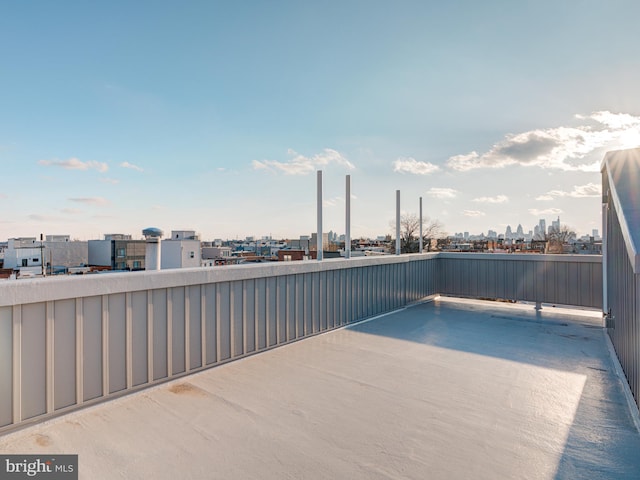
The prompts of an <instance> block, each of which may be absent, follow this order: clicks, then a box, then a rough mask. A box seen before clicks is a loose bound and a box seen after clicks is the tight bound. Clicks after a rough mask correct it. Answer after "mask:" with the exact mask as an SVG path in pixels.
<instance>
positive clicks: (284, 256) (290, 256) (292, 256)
mask: <svg viewBox="0 0 640 480" xmlns="http://www.w3.org/2000/svg"><path fill="white" fill-rule="evenodd" d="M316 258H318V252H317V251H315V250H312V251H310V252H309V253H308V254H307V253H306V252H305V251H304V250H288V249H285V250H280V251H278V261H279V262H295V261H300V260H310V259H316Z"/></svg>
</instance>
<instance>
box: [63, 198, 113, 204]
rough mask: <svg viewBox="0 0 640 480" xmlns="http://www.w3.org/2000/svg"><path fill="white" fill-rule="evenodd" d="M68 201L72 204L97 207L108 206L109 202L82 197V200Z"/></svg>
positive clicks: (73, 199) (102, 199)
mask: <svg viewBox="0 0 640 480" xmlns="http://www.w3.org/2000/svg"><path fill="white" fill-rule="evenodd" d="M69 200H71V201H72V202H76V203H84V204H86V205H98V206H103V205H108V204H109V201H108V200H107V199H105V198H102V197H82V198H70V199H69Z"/></svg>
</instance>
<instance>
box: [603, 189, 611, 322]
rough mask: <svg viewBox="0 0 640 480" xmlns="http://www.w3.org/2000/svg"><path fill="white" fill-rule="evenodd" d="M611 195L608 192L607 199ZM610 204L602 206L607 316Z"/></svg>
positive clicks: (606, 307) (605, 310)
mask: <svg viewBox="0 0 640 480" xmlns="http://www.w3.org/2000/svg"><path fill="white" fill-rule="evenodd" d="M609 195H610V193H609V192H607V197H608V196H609ZM608 223H609V203H608V201H607V203H603V204H602V311H603V312H604V313H605V314H606V313H608V312H609V298H608V296H609V292H608V285H607V276H608V275H607V269H608V267H609V261H608V257H609V252H608V244H609V238H608V237H609V235H608V234H607V230H608V228H609V224H608Z"/></svg>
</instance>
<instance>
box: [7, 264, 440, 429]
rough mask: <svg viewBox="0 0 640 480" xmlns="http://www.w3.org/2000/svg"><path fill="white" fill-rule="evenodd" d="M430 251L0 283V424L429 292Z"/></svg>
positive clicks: (432, 282)
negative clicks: (389, 255)
mask: <svg viewBox="0 0 640 480" xmlns="http://www.w3.org/2000/svg"><path fill="white" fill-rule="evenodd" d="M436 260H437V256H436V255H408V256H402V257H375V258H363V259H352V260H349V261H342V260H337V261H324V262H295V263H291V262H287V263H281V264H266V265H251V266H247V267H243V266H239V267H228V268H226V267H217V268H211V269H184V270H170V271H159V272H132V273H127V274H117V273H114V274H100V275H95V276H85V277H66V278H59V279H58V278H49V279H36V280H24V281H11V282H9V281H6V282H3V283H2V284H0V432H1V431H3V430H8V429H10V428H14V427H16V426H19V425H24V424H28V423H29V422H34V421H39V420H41V419H44V418H48V417H50V416H53V415H56V414H60V413H64V412H68V411H70V410H73V409H76V408H79V407H82V406H85V405H90V404H93V403H96V402H98V401H102V400H106V399H109V398H114V397H116V396H120V395H122V394H124V393H127V392H130V391H134V390H138V389H141V388H144V387H146V386H150V385H153V384H156V383H158V382H162V381H166V380H168V379H172V378H177V377H179V376H181V375H185V374H188V373H192V372H196V371H200V370H202V369H205V368H208V367H211V366H214V365H218V364H221V363H224V362H227V361H229V360H233V359H236V358H240V357H243V356H246V355H250V354H253V353H255V352H259V351H263V350H266V349H269V348H273V347H276V346H278V345H282V344H285V343H288V342H291V341H294V340H298V339H301V338H304V337H308V336H310V335H315V334H318V333H321V332H324V331H327V330H331V329H334V328H337V327H340V326H343V325H346V324H349V323H352V322H354V321H357V320H360V319H363V318H367V317H372V316H375V315H378V314H381V313H384V312H388V311H392V310H395V309H398V308H400V307H402V306H404V305H407V304H409V303H411V302H415V301H417V300H420V299H422V298H424V297H426V296H429V295H432V294H435V293H436V292H437V288H436Z"/></svg>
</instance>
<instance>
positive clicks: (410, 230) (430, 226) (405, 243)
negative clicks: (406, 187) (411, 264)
mask: <svg viewBox="0 0 640 480" xmlns="http://www.w3.org/2000/svg"><path fill="white" fill-rule="evenodd" d="M389 225H390V227H391V228H392V229H393V231H394V235H392V236H391V238H392V239H395V227H396V222H395V220H392V221H391V222H389ZM443 235H444V228H443V226H442V223H440V221H439V220H433V221H431V220H430V219H429V218H423V219H422V243H423V248H424V250H426V251H427V252H429V251H431V249H432V247H431V244H432V240H435V239H437V238H440V237H442V236H443ZM419 240H420V218H419V217H418V215H416V214H415V213H405V214H404V215H401V216H400V253H416V252H418V251H419V250H420V243H419ZM393 242H395V240H392V243H391V245H390V247H391V248H390V249H391V250H395V247H394V246H393V245H394V243H393Z"/></svg>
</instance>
